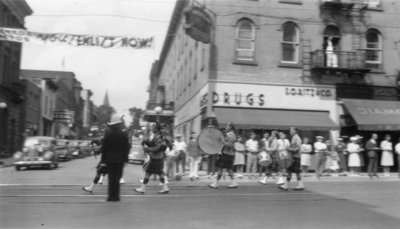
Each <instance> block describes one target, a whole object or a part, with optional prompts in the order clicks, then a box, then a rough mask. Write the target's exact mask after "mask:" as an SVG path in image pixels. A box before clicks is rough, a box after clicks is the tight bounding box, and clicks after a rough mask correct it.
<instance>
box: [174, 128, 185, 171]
mask: <svg viewBox="0 0 400 229" xmlns="http://www.w3.org/2000/svg"><path fill="white" fill-rule="evenodd" d="M174 149H175V154H176V172H177V174H178V175H181V176H183V175H184V174H185V167H186V143H185V142H184V141H183V140H182V135H181V134H178V135H177V136H176V141H175V142H174ZM179 164H181V166H182V171H181V172H179Z"/></svg>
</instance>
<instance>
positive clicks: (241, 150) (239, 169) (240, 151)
mask: <svg viewBox="0 0 400 229" xmlns="http://www.w3.org/2000/svg"><path fill="white" fill-rule="evenodd" d="M234 147H235V160H234V162H233V165H234V166H235V168H236V173H237V177H239V178H243V169H244V165H245V161H244V155H245V154H246V148H245V146H244V144H243V138H242V136H238V137H237V141H236V142H235V144H234Z"/></svg>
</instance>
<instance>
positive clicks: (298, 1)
mask: <svg viewBox="0 0 400 229" xmlns="http://www.w3.org/2000/svg"><path fill="white" fill-rule="evenodd" d="M279 3H287V4H295V5H302V4H303V3H302V2H301V0H279Z"/></svg>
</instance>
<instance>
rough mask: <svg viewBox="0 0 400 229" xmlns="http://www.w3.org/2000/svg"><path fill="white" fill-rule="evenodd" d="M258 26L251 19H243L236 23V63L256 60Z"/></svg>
mask: <svg viewBox="0 0 400 229" xmlns="http://www.w3.org/2000/svg"><path fill="white" fill-rule="evenodd" d="M255 37H256V28H255V25H254V23H253V22H252V21H251V20H249V19H241V20H239V22H238V23H237V25H236V44H235V63H244V64H245V63H253V62H255Z"/></svg>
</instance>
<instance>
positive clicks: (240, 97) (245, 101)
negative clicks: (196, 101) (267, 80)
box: [200, 92, 264, 107]
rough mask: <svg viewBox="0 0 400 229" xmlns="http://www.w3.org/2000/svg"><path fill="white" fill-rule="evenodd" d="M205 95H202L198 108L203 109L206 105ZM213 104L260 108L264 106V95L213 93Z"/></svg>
mask: <svg viewBox="0 0 400 229" xmlns="http://www.w3.org/2000/svg"><path fill="white" fill-rule="evenodd" d="M207 99H208V97H207V93H206V94H204V95H203V97H202V99H201V100H200V107H204V106H206V105H207ZM212 99H213V104H223V105H227V106H229V105H232V106H241V105H242V106H243V105H244V106H260V107H262V106H263V105H264V94H253V93H248V94H243V93H233V94H232V93H231V94H230V93H227V92H224V93H221V94H218V93H216V92H213V96H212Z"/></svg>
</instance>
